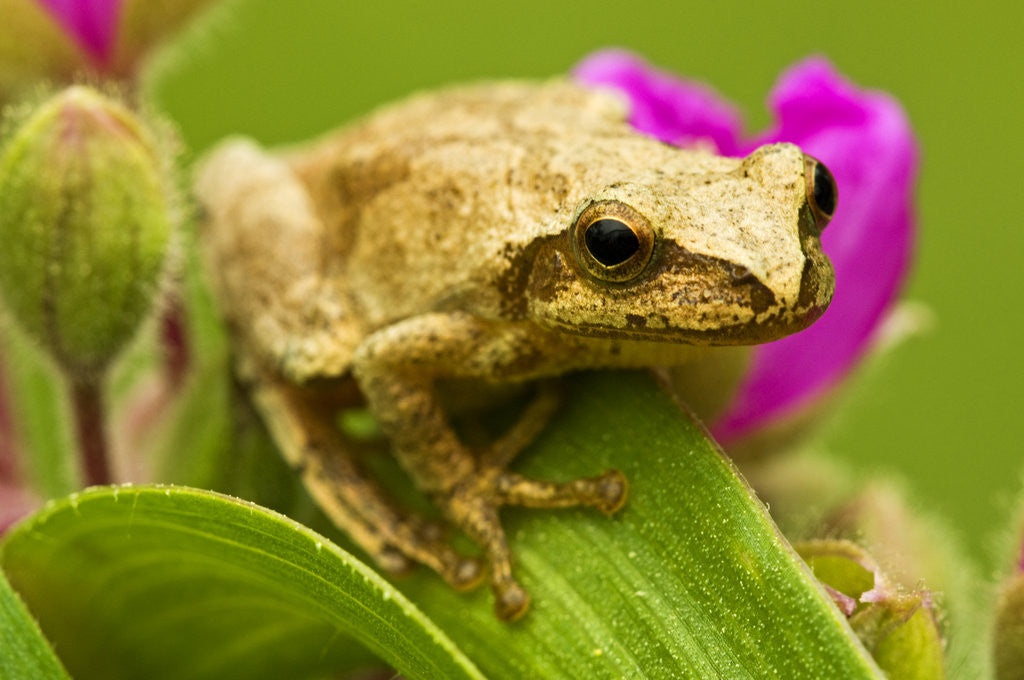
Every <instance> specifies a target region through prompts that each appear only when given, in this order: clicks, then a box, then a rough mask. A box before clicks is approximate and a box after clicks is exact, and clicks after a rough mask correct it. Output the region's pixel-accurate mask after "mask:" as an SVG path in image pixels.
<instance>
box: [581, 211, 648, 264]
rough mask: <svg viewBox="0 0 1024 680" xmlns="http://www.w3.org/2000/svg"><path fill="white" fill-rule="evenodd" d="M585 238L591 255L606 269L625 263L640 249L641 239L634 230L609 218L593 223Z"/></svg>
mask: <svg viewBox="0 0 1024 680" xmlns="http://www.w3.org/2000/svg"><path fill="white" fill-rule="evenodd" d="M584 238H585V239H586V241H587V250H589V251H590V254H591V255H593V256H594V258H595V259H596V260H597V261H598V262H600V263H601V264H603V265H604V266H606V267H613V266H615V265H617V264H621V263H623V262H625V261H626V260H628V259H629V258H631V257H632V256H633V253H635V252H636V251H637V250H639V248H640V239H638V238H637V237H636V234H634V233H633V230H632V229H630V228H629V227H628V226H626V224H625V223H623V222H620V221H619V220H616V219H612V218H608V217H606V218H604V219H602V220H597V221H596V222H593V223H591V225H590V226H589V227H587V233H586V234H585V235H584Z"/></svg>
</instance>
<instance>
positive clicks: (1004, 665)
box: [992, 569, 1024, 680]
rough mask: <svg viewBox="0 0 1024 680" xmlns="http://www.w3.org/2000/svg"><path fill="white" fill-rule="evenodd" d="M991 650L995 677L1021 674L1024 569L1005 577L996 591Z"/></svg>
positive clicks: (999, 679) (1023, 663)
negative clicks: (1006, 578)
mask: <svg viewBox="0 0 1024 680" xmlns="http://www.w3.org/2000/svg"><path fill="white" fill-rule="evenodd" d="M992 651H993V654H994V656H995V664H996V678H997V680H1010V679H1011V678H1019V677H1021V676H1022V675H1024V569H1020V570H1018V571H1017V572H1015V573H1014V574H1013V576H1011V577H1010V578H1009V579H1008V580H1007V581H1006V583H1005V584H1004V585H1003V589H1002V592H1001V593H1000V595H999V602H998V604H997V606H996V621H995V630H994V631H993V650H992Z"/></svg>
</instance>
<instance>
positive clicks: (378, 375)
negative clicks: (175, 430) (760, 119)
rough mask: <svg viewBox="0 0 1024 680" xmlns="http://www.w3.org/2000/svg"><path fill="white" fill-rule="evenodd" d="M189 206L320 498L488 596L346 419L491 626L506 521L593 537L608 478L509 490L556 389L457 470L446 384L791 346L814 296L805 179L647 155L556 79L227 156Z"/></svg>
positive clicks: (209, 171)
mask: <svg viewBox="0 0 1024 680" xmlns="http://www.w3.org/2000/svg"><path fill="white" fill-rule="evenodd" d="M196 194H197V196H198V198H199V200H200V202H201V204H202V206H203V209H204V214H205V215H206V220H205V225H204V229H203V232H202V241H203V245H204V251H205V255H206V259H207V261H208V264H209V271H210V274H211V278H212V281H213V284H214V289H215V291H216V294H217V297H218V299H219V301H220V305H221V308H222V310H223V313H224V316H225V318H226V319H227V322H228V324H229V326H230V328H231V331H232V334H233V337H234V340H235V344H236V349H237V354H238V359H239V372H240V375H241V376H242V378H243V380H244V381H246V382H247V383H248V384H249V385H250V386H251V391H252V394H253V397H254V401H255V403H256V404H257V406H258V408H259V410H260V411H261V413H262V415H263V417H264V419H265V420H266V421H267V423H268V426H269V427H270V430H271V433H272V434H273V436H274V437H275V439H276V440H277V443H278V444H279V446H280V447H281V449H282V451H283V452H284V454H285V456H286V458H287V459H288V460H289V461H290V462H291V463H292V464H293V465H294V466H295V468H296V469H297V470H299V471H300V472H301V474H302V475H303V478H304V481H305V483H306V485H307V487H308V488H309V489H310V491H311V493H312V495H313V496H314V498H316V500H317V501H318V502H319V503H320V505H321V506H322V507H323V508H324V509H325V510H326V511H327V512H328V514H329V515H330V516H331V517H332V519H333V520H334V521H335V522H336V523H337V524H338V525H339V526H340V527H341V528H343V529H345V530H346V531H347V532H348V533H349V534H350V535H351V536H352V537H353V538H354V539H355V540H356V542H357V543H359V544H360V545H361V546H362V547H363V548H364V549H366V550H367V552H368V553H370V554H371V555H372V556H373V557H374V558H375V559H376V560H377V561H378V563H379V564H381V566H382V567H384V568H385V569H389V570H392V571H398V570H401V569H404V568H407V567H408V566H409V565H410V564H411V563H413V562H420V563H423V564H426V565H428V566H430V567H431V568H433V569H435V570H436V571H437V572H438V573H439V574H440V575H441V576H442V577H444V578H445V579H446V580H447V581H448V582H449V583H451V584H452V585H454V586H456V587H460V588H463V587H469V586H471V585H474V584H475V583H477V582H479V581H480V580H481V578H482V576H483V574H484V569H483V564H482V563H481V561H480V560H477V559H474V558H468V557H464V556H460V555H458V554H457V553H456V552H454V551H453V550H452V549H451V548H450V547H449V545H448V543H447V541H445V540H444V538H443V536H442V533H441V532H439V531H438V529H437V527H436V525H434V524H432V523H429V522H425V521H423V520H421V519H419V518H417V517H415V516H412V515H410V514H409V513H407V512H405V511H404V510H402V509H400V508H399V506H398V505H396V504H395V503H394V501H393V500H392V499H390V498H389V497H388V496H387V495H386V494H385V493H384V492H383V491H382V490H381V489H380V488H379V486H378V485H377V484H376V483H375V482H374V480H373V479H371V478H370V477H369V476H368V475H367V474H366V473H365V472H364V471H363V470H362V468H361V466H360V463H359V456H358V454H357V452H356V447H353V446H352V445H351V442H349V441H347V439H346V438H345V436H344V435H343V434H342V432H341V431H340V430H339V429H338V428H337V427H336V426H335V422H336V420H337V418H336V416H337V411H338V410H339V409H341V408H345V407H347V406H351V405H355V404H365V405H366V406H367V407H368V408H369V409H370V410H371V411H372V412H373V414H374V415H375V416H376V417H377V419H378V421H379V423H380V426H381V429H382V431H383V432H384V434H385V436H386V437H387V439H388V440H389V441H390V445H391V448H392V450H393V451H394V453H395V455H396V456H397V457H398V459H399V460H400V462H401V463H402V465H403V466H404V467H405V469H406V470H407V471H408V472H409V474H410V475H411V476H412V478H413V479H414V481H415V482H416V484H417V485H418V486H419V487H420V488H421V489H423V490H424V491H425V492H427V493H428V494H429V495H430V496H431V497H432V498H433V499H434V500H435V502H436V503H437V504H438V506H439V507H440V508H441V510H442V511H443V512H444V514H445V516H446V517H447V519H448V520H449V521H450V522H451V523H452V524H454V525H455V526H457V527H458V528H460V529H462V530H463V531H465V532H466V533H467V534H468V535H469V536H470V537H471V538H472V539H473V540H474V541H475V542H476V543H477V544H478V545H479V546H480V547H481V549H482V551H483V554H484V557H485V560H486V562H487V563H488V564H489V566H490V579H491V583H492V587H493V589H494V592H495V598H496V600H495V607H496V610H497V613H498V615H499V616H500V617H501V618H504V619H512V618H515V617H517V616H519V615H521V614H522V613H523V612H524V611H525V610H526V608H527V606H528V603H529V597H528V595H527V593H526V592H525V590H524V589H523V588H522V587H521V586H520V585H519V584H518V583H517V582H516V580H515V579H514V577H513V573H512V565H511V556H510V551H509V548H508V545H507V541H506V538H505V534H504V532H503V531H502V528H501V524H500V521H499V518H498V510H499V508H500V507H501V506H503V505H508V504H518V505H528V506H531V507H566V506H572V505H590V506H594V507H596V508H598V509H599V510H601V511H603V512H607V513H611V512H614V511H616V510H617V509H619V508H620V507H621V506H622V504H623V503H624V501H625V498H626V489H627V484H626V480H625V479H624V477H623V476H622V475H621V474H620V473H619V472H617V471H614V470H613V471H607V472H605V473H603V474H601V475H598V476H596V477H593V478H587V479H581V480H575V481H573V482H569V483H551V482H544V481H539V480H532V479H527V478H524V477H522V476H520V475H517V474H516V473H514V472H511V471H509V470H508V469H507V468H508V465H509V463H510V462H511V460H512V458H513V456H514V455H515V453H516V452H517V451H518V450H519V449H521V448H522V447H523V446H524V445H525V444H527V443H528V442H529V441H530V439H532V437H533V436H534V435H535V434H536V433H537V432H538V431H539V430H540V429H541V428H542V427H543V423H544V420H545V418H546V416H547V415H548V414H550V412H551V411H552V409H553V407H554V404H555V403H556V400H555V399H554V398H553V397H552V396H551V393H550V391H548V390H544V389H541V390H539V392H538V396H537V398H536V399H535V400H534V402H533V403H532V404H531V405H530V406H529V407H527V408H526V409H525V412H524V414H523V416H522V417H521V418H520V420H519V422H518V423H517V424H516V425H514V426H513V427H512V428H511V429H510V430H509V431H508V432H507V433H506V434H505V435H503V436H502V437H501V438H500V439H499V440H498V441H495V442H494V443H493V444H491V445H489V446H487V447H485V448H484V449H482V450H481V449H479V448H477V449H474V450H471V449H470V448H469V447H467V446H466V445H465V444H464V443H463V442H462V441H460V439H459V438H458V437H457V436H456V434H455V433H454V431H453V429H452V427H451V424H450V421H449V415H448V413H447V412H446V406H445V402H444V401H443V400H442V399H441V398H440V396H439V393H438V389H437V385H438V382H439V381H441V380H446V379H464V380H465V381H467V382H468V383H478V384H480V385H485V384H492V385H493V384H502V383H510V382H523V381H530V380H537V379H540V378H546V377H551V376H557V375H560V374H563V373H566V372H569V371H574V370H579V369H586V368H599V367H639V366H655V365H677V364H682V363H686V362H693V361H700V360H701V357H702V356H704V355H705V354H706V353H707V352H708V351H709V348H710V347H712V346H716V345H735V344H754V343H760V342H766V341H769V340H774V339H776V338H779V337H782V336H784V335H787V334H789V333H792V332H795V331H798V330H800V329H802V328H805V327H806V326H808V325H809V324H811V323H812V322H813V321H814V320H815V319H817V318H818V317H819V316H820V315H821V314H822V313H823V312H824V310H825V308H826V307H827V306H828V303H829V300H830V299H831V296H832V291H833V273H832V268H831V265H830V264H829V262H828V260H827V258H826V257H825V256H824V254H823V253H822V251H821V246H820V242H819V236H820V234H821V230H822V229H823V228H824V226H825V224H826V223H827V221H828V220H829V218H830V217H831V213H832V212H833V210H834V208H835V202H836V190H835V186H834V183H833V182H832V179H831V176H830V175H829V174H828V171H827V170H826V169H825V168H824V166H822V165H821V164H820V163H818V162H817V161H815V160H814V159H812V158H810V157H808V156H805V155H804V154H803V153H802V152H801V151H800V150H799V149H798V148H797V147H795V146H792V145H789V144H774V145H769V146H764V147H761V148H759V149H757V150H756V151H754V152H753V153H752V154H750V155H749V156H747V157H746V158H723V157H719V156H716V155H713V154H711V153H709V152H707V151H703V150H696V149H678V148H674V147H671V146H668V145H665V144H661V143H659V142H657V141H654V140H652V139H650V138H648V137H645V136H643V135H641V134H638V133H637V132H635V131H634V130H633V129H632V128H631V127H630V126H629V125H628V124H627V123H626V122H625V112H624V110H623V108H622V105H621V103H620V102H618V101H617V100H616V99H615V98H614V97H612V96H610V95H609V94H607V93H601V92H595V91H592V90H586V89H582V88H580V87H578V86H576V85H573V84H571V83H569V82H565V81H552V82H547V83H525V82H507V83H496V84H484V85H477V86H470V87H463V88H453V89H448V90H443V91H440V92H437V93H430V94H423V95H418V96H415V97H413V98H411V99H409V100H407V101H405V102H402V103H399V104H397V105H395V106H392V107H390V108H385V109H383V110H381V111H379V112H377V113H375V114H373V115H371V116H370V117H368V118H367V119H365V120H363V121H361V122H358V123H356V124H354V125H352V126H349V127H346V128H344V129H342V130H341V131H339V132H337V133H334V134H331V135H329V136H327V137H326V138H324V139H323V140H320V141H318V142H316V143H314V144H312V145H311V146H309V147H306V148H302V149H299V150H296V151H291V152H286V153H282V154H271V153H269V152H265V151H263V150H261V149H259V148H258V147H257V146H255V145H254V144H252V143H251V142H247V141H242V140H234V141H229V142H227V143H225V144H224V145H222V146H221V147H220V148H219V149H217V150H216V151H215V152H214V153H213V154H212V155H211V157H210V158H208V159H207V161H206V162H205V164H204V165H203V167H202V168H201V170H200V172H199V175H198V179H197V183H196Z"/></svg>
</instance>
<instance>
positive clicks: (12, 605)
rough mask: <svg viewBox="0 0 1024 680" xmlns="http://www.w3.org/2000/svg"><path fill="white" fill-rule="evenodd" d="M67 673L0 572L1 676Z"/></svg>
mask: <svg viewBox="0 0 1024 680" xmlns="http://www.w3.org/2000/svg"><path fill="white" fill-rule="evenodd" d="M67 677H68V674H67V672H65V670H64V669H63V668H62V667H61V665H60V662H59V661H57V657H56V656H54V654H53V650H52V649H50V645H49V644H47V642H46V640H44V639H43V635H42V633H40V632H39V627H38V626H36V622H35V621H33V620H32V617H31V616H30V615H29V613H28V612H27V611H26V610H25V605H23V604H22V603H21V601H20V600H19V599H18V596H17V595H15V594H14V591H13V590H11V585H10V584H9V583H8V582H7V579H6V578H5V577H4V574H3V572H0V678H33V679H34V680H51V679H55V680H60V679H61V678H67Z"/></svg>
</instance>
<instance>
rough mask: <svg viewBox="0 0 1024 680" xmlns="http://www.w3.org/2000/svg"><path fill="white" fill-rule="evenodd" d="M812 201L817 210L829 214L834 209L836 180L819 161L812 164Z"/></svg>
mask: <svg viewBox="0 0 1024 680" xmlns="http://www.w3.org/2000/svg"><path fill="white" fill-rule="evenodd" d="M814 202H815V203H816V204H817V206H818V210H820V211H821V212H823V213H825V214H826V215H831V214H832V213H834V212H835V211H836V181H835V180H834V179H832V173H831V172H829V171H828V168H826V167H825V166H824V165H823V164H821V163H815V165H814Z"/></svg>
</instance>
